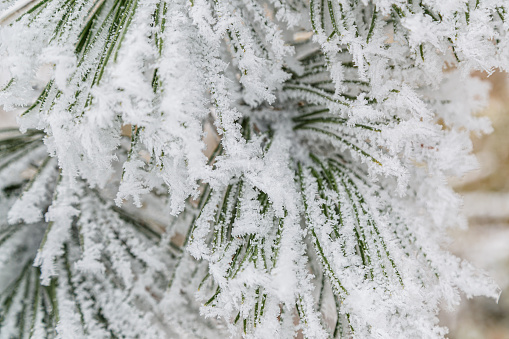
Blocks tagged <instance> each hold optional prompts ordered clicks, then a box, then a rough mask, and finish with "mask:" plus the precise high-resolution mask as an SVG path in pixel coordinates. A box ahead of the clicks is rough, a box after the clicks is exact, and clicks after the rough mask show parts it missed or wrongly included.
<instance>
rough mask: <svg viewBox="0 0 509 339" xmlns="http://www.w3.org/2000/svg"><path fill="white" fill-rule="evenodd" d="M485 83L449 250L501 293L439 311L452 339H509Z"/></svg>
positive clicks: (501, 195)
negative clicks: (480, 127)
mask: <svg viewBox="0 0 509 339" xmlns="http://www.w3.org/2000/svg"><path fill="white" fill-rule="evenodd" d="M479 76H480V77H483V78H487V77H486V76H485V75H483V74H479ZM487 81H489V82H491V84H492V90H491V96H490V104H489V106H488V107H487V109H486V110H484V111H483V112H481V113H480V114H483V115H485V116H488V117H489V118H490V119H491V121H492V124H493V128H494V131H493V133H492V134H490V135H486V136H482V137H480V138H478V137H475V136H472V141H473V143H474V150H475V153H476V155H477V157H478V159H479V163H480V168H479V169H478V170H477V171H474V172H472V173H470V174H468V175H467V176H465V177H464V178H462V179H461V180H458V179H454V180H451V182H450V184H451V185H452V186H453V187H454V188H455V190H456V191H457V192H458V193H460V194H462V195H463V196H464V200H465V205H464V209H465V213H466V214H467V216H468V217H469V223H470V227H469V229H468V230H455V231H454V232H451V234H450V235H451V240H452V242H451V247H450V250H451V251H452V252H453V253H455V254H456V255H458V256H460V257H462V258H465V259H467V260H469V261H470V262H471V263H473V264H474V265H475V266H476V267H478V268H481V269H484V270H485V271H486V272H488V274H489V275H490V276H491V277H493V279H495V281H496V282H497V283H498V284H499V286H500V288H501V289H502V294H501V297H500V300H499V301H498V303H496V302H495V301H494V300H492V299H487V298H483V297H479V298H475V299H472V300H463V302H462V303H461V305H460V306H459V307H458V308H457V309H456V310H454V311H452V312H449V311H442V312H441V313H440V321H441V324H442V325H444V326H447V327H448V328H449V335H448V337H449V338H451V339H509V75H508V74H506V73H500V72H499V73H494V74H493V75H491V76H490V77H488V78H487ZM15 116H16V112H11V113H6V112H4V111H3V110H2V108H1V107H0V128H3V127H15V126H16V118H15Z"/></svg>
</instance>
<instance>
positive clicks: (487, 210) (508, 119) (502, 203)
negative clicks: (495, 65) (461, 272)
mask: <svg viewBox="0 0 509 339" xmlns="http://www.w3.org/2000/svg"><path fill="white" fill-rule="evenodd" d="M479 76H480V77H483V78H486V76H485V75H482V74H480V75H479ZM487 80H488V81H490V82H491V84H492V90H491V95H490V104H489V106H488V107H487V108H486V109H485V110H484V111H483V112H482V113H481V114H483V115H485V116H488V117H489V118H490V119H491V121H492V124H493V129H494V131H493V133H492V134H489V135H485V136H482V137H480V138H477V137H475V136H472V141H473V144H474V151H475V153H476V155H477V158H478V160H479V163H480V168H479V169H478V170H477V171H474V172H472V173H470V174H469V175H467V176H465V177H464V178H462V179H461V180H451V185H452V186H453V187H454V188H455V190H456V191H457V192H458V193H460V194H461V195H463V196H464V203H465V204H464V210H465V213H466V214H467V216H468V218H469V229H468V230H465V231H462V230H456V231H454V232H452V233H451V237H452V241H453V242H452V244H451V251H452V252H453V253H455V254H456V255H458V256H460V257H462V258H465V259H467V260H469V261H470V262H471V263H472V264H474V265H475V266H476V267H479V268H482V269H484V270H485V271H487V272H488V273H489V275H490V276H491V277H493V279H495V281H496V282H497V283H498V285H499V286H500V288H501V289H502V294H501V296H500V300H499V301H498V304H497V303H496V302H494V301H493V300H491V299H487V298H483V297H480V298H474V299H472V300H463V302H462V304H461V305H460V307H459V308H458V309H457V310H455V311H454V312H447V311H442V312H441V314H440V318H441V322H442V324H443V325H446V326H447V327H449V338H451V339H509V76H508V74H507V73H500V72H499V73H494V74H493V75H491V76H490V77H488V78H487Z"/></svg>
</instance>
